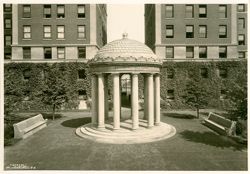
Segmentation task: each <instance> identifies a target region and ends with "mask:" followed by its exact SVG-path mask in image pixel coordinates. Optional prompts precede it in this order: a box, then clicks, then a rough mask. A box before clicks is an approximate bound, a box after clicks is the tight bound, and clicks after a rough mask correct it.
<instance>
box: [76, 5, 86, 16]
mask: <svg viewBox="0 0 250 174" xmlns="http://www.w3.org/2000/svg"><path fill="white" fill-rule="evenodd" d="M77 13H78V18H85V5H78V6H77Z"/></svg>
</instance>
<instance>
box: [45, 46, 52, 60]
mask: <svg viewBox="0 0 250 174" xmlns="http://www.w3.org/2000/svg"><path fill="white" fill-rule="evenodd" d="M44 58H45V59H51V58H52V51H51V47H44Z"/></svg>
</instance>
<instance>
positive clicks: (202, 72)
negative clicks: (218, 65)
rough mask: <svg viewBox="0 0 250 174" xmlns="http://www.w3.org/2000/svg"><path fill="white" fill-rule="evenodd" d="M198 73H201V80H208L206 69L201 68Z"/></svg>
mask: <svg viewBox="0 0 250 174" xmlns="http://www.w3.org/2000/svg"><path fill="white" fill-rule="evenodd" d="M200 72H201V77H202V78H208V69H207V68H201V69H200Z"/></svg>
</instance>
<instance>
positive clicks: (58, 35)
mask: <svg viewBox="0 0 250 174" xmlns="http://www.w3.org/2000/svg"><path fill="white" fill-rule="evenodd" d="M60 29H63V30H62V31H60ZM56 38H57V39H65V26H64V25H57V26H56Z"/></svg>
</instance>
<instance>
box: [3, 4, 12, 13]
mask: <svg viewBox="0 0 250 174" xmlns="http://www.w3.org/2000/svg"><path fill="white" fill-rule="evenodd" d="M11 7H12V5H11V4H4V11H5V12H11V11H12V8H11Z"/></svg>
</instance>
